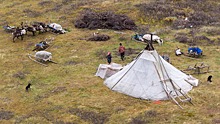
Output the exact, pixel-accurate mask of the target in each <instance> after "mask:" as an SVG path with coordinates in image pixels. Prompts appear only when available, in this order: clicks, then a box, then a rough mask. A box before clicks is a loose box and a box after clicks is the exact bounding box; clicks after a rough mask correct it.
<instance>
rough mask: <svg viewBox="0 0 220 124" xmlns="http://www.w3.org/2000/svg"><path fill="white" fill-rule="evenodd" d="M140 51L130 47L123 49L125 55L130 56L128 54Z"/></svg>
mask: <svg viewBox="0 0 220 124" xmlns="http://www.w3.org/2000/svg"><path fill="white" fill-rule="evenodd" d="M140 51H141V49H132V48H127V49H126V50H125V55H126V56H130V55H133V54H136V55H137V54H139V53H140Z"/></svg>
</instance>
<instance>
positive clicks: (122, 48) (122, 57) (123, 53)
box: [118, 43, 125, 61]
mask: <svg viewBox="0 0 220 124" xmlns="http://www.w3.org/2000/svg"><path fill="white" fill-rule="evenodd" d="M118 52H119V53H120V56H121V60H122V61H124V57H125V47H124V46H123V45H122V43H120V44H119V48H118Z"/></svg>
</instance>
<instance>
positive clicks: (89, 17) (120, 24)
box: [74, 9, 137, 30]
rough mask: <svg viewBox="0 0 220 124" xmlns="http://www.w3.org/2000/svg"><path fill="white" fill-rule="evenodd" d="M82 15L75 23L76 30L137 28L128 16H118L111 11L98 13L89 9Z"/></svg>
mask: <svg viewBox="0 0 220 124" xmlns="http://www.w3.org/2000/svg"><path fill="white" fill-rule="evenodd" d="M80 15H81V16H80V17H78V19H77V20H76V21H75V22H74V25H75V27H76V28H88V29H113V30H134V29H136V27H137V26H136V24H135V23H134V21H132V20H131V19H130V18H128V17H127V16H126V15H118V14H115V13H114V12H110V11H107V12H101V13H96V12H94V11H92V10H91V9H88V10H85V11H83V12H82V13H81V14H80Z"/></svg>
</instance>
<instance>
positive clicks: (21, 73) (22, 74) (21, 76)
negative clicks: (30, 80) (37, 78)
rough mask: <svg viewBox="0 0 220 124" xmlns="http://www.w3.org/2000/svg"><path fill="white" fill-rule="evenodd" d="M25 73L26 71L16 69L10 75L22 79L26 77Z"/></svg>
mask: <svg viewBox="0 0 220 124" xmlns="http://www.w3.org/2000/svg"><path fill="white" fill-rule="evenodd" d="M26 74H27V73H25V72H21V71H18V72H17V73H15V74H13V76H12V77H14V78H19V79H24V78H25V77H26Z"/></svg>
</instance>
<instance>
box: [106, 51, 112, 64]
mask: <svg viewBox="0 0 220 124" xmlns="http://www.w3.org/2000/svg"><path fill="white" fill-rule="evenodd" d="M106 58H107V62H108V64H111V62H112V55H111V52H108V54H107V56H106Z"/></svg>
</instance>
